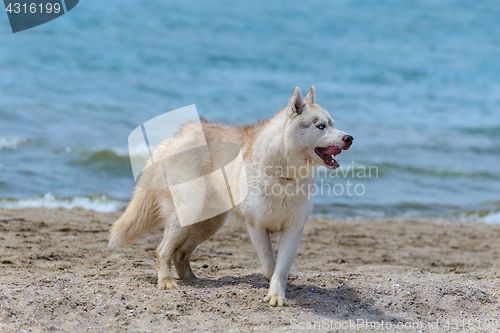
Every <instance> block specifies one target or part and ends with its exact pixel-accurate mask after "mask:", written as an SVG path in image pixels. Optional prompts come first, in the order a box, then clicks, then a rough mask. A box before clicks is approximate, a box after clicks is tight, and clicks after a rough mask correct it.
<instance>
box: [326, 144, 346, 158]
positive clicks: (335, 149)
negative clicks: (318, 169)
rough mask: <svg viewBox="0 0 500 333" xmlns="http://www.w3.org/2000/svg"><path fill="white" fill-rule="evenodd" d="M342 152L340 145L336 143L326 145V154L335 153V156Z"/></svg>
mask: <svg viewBox="0 0 500 333" xmlns="http://www.w3.org/2000/svg"><path fill="white" fill-rule="evenodd" d="M341 152H342V149H340V148H339V147H337V146H336V145H331V146H328V147H326V149H325V151H324V153H325V154H326V155H333V156H337V155H338V154H340V153H341Z"/></svg>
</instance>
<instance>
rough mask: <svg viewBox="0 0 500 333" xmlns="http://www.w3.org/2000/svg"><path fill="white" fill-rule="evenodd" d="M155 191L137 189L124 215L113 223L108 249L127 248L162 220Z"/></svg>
mask: <svg viewBox="0 0 500 333" xmlns="http://www.w3.org/2000/svg"><path fill="white" fill-rule="evenodd" d="M157 192H158V191H155V190H148V189H142V188H137V190H136V191H135V193H134V197H133V198H132V201H131V202H130V205H129V206H128V207H127V209H126V210H125V212H124V213H123V215H122V216H121V217H120V218H119V219H118V220H117V221H116V222H115V223H113V226H112V227H111V230H110V232H109V243H108V248H109V249H114V248H117V247H120V246H125V245H127V244H129V243H131V242H133V241H134V240H135V239H137V238H139V237H140V236H142V235H143V234H144V233H146V232H148V231H150V230H151V229H153V228H154V227H155V226H157V225H158V223H159V222H160V220H161V217H160V212H159V207H158V202H157V195H158V193H157Z"/></svg>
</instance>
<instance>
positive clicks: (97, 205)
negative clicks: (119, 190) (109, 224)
mask: <svg viewBox="0 0 500 333" xmlns="http://www.w3.org/2000/svg"><path fill="white" fill-rule="evenodd" d="M126 205H127V203H126V202H124V201H120V200H116V199H112V198H110V197H108V196H107V195H93V196H75V197H70V198H57V197H55V196H54V195H52V194H51V193H47V194H45V195H43V196H41V197H37V198H28V199H0V207H2V208H28V207H46V208H57V207H63V208H67V209H71V208H74V207H81V208H84V209H92V210H95V211H97V212H116V211H120V210H122V209H123V208H125V206H126Z"/></svg>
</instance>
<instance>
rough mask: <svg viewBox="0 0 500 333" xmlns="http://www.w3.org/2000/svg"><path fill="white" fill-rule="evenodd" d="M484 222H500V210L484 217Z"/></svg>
mask: <svg viewBox="0 0 500 333" xmlns="http://www.w3.org/2000/svg"><path fill="white" fill-rule="evenodd" d="M483 222H486V223H490V224H500V212H496V213H490V214H488V215H486V216H485V217H483Z"/></svg>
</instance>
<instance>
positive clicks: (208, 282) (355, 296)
mask: <svg viewBox="0 0 500 333" xmlns="http://www.w3.org/2000/svg"><path fill="white" fill-rule="evenodd" d="M140 279H141V280H143V281H147V282H149V283H151V284H153V285H155V286H156V283H157V277H156V276H147V277H142V278H140ZM290 280H291V281H290ZM295 280H297V279H296V278H290V279H289V281H288V284H287V288H286V296H287V299H289V300H290V304H289V305H290V306H291V307H294V308H299V309H300V308H303V309H307V310H310V311H312V312H314V313H316V314H319V315H323V316H326V317H328V318H331V319H339V320H349V319H352V320H357V319H359V318H363V319H367V318H369V319H370V320H374V321H379V320H384V321H385V322H389V321H390V322H394V323H397V322H404V320H403V318H398V317H394V316H388V315H386V314H385V313H384V311H383V310H382V309H381V308H380V307H377V306H376V305H375V301H374V300H373V299H372V298H371V297H364V296H363V295H362V293H360V292H359V291H358V290H357V289H356V288H353V287H352V286H349V285H348V284H345V283H344V284H339V285H338V286H337V287H334V288H325V287H318V286H315V285H312V284H297V283H294V281H295ZM177 283H178V284H179V286H180V287H182V286H190V287H193V288H199V289H203V290H207V289H210V290H213V289H217V288H219V287H223V286H235V287H239V288H241V287H246V288H252V289H256V290H262V298H263V297H264V296H265V294H266V293H267V289H268V288H269V281H268V280H267V279H266V278H265V277H264V276H263V275H262V274H256V273H254V274H250V275H245V276H224V277H220V278H218V279H209V278H199V279H196V280H177Z"/></svg>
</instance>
